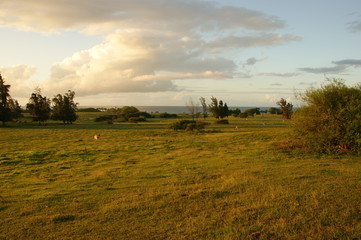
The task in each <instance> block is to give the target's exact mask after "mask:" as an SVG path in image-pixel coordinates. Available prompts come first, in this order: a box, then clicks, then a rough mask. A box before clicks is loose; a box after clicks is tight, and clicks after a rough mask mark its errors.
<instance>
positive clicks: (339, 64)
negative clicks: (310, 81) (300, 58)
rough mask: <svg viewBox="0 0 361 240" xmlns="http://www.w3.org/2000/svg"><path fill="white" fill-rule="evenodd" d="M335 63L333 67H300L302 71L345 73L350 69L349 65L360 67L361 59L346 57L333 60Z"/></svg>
mask: <svg viewBox="0 0 361 240" xmlns="http://www.w3.org/2000/svg"><path fill="white" fill-rule="evenodd" d="M332 63H333V64H335V66H333V67H322V68H299V70H300V71H303V72H308V73H315V74H318V73H322V74H325V73H333V74H335V73H343V72H346V71H347V70H348V68H349V67H360V66H361V59H345V60H340V61H334V62H332Z"/></svg>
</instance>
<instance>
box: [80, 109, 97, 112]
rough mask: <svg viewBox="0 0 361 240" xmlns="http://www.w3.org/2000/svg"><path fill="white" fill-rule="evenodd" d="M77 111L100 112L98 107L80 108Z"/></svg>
mask: <svg viewBox="0 0 361 240" xmlns="http://www.w3.org/2000/svg"><path fill="white" fill-rule="evenodd" d="M77 112H100V110H99V109H97V108H79V109H78V110H77Z"/></svg>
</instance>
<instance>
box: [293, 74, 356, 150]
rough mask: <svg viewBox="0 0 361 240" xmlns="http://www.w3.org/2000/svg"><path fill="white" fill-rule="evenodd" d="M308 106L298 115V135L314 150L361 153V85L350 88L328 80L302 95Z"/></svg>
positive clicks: (296, 123)
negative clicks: (319, 86)
mask: <svg viewBox="0 0 361 240" xmlns="http://www.w3.org/2000/svg"><path fill="white" fill-rule="evenodd" d="M300 97H301V99H302V101H303V102H304V103H305V106H303V107H302V108H300V109H298V110H297V111H296V113H295V115H294V117H295V119H294V120H293V127H294V130H295V133H296V135H297V136H298V137H299V138H300V139H301V140H302V141H303V143H304V144H305V145H306V146H307V147H308V148H309V149H311V150H314V151H318V152H337V151H340V150H345V151H354V152H358V153H360V152H361V84H358V85H357V86H355V87H348V86H346V85H345V83H344V81H342V80H339V79H332V80H330V79H328V84H326V85H323V86H322V87H321V88H320V89H315V88H311V89H309V90H307V91H306V92H305V93H304V94H303V95H301V96H300Z"/></svg>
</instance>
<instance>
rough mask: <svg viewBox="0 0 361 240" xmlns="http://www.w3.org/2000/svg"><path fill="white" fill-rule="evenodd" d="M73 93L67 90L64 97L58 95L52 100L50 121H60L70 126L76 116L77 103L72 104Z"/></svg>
mask: <svg viewBox="0 0 361 240" xmlns="http://www.w3.org/2000/svg"><path fill="white" fill-rule="evenodd" d="M74 96H75V92H74V91H70V90H68V92H67V93H65V94H64V96H62V95H60V94H58V95H56V96H55V97H54V98H53V103H54V106H53V111H52V117H51V118H52V119H54V120H61V121H63V123H64V124H65V123H70V124H72V123H73V122H74V121H75V120H76V119H77V118H78V116H77V115H76V110H77V105H78V104H77V103H75V102H74Z"/></svg>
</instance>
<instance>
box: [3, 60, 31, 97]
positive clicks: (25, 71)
mask: <svg viewBox="0 0 361 240" xmlns="http://www.w3.org/2000/svg"><path fill="white" fill-rule="evenodd" d="M35 72H36V68H35V67H33V66H28V65H15V66H10V67H3V66H0V73H1V75H2V77H3V79H4V81H5V83H6V84H9V85H11V87H10V95H11V96H19V97H28V96H29V95H30V93H29V89H33V88H34V87H35V84H33V83H31V82H30V81H29V79H30V78H31V77H32V76H33V74H34V73H35Z"/></svg>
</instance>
